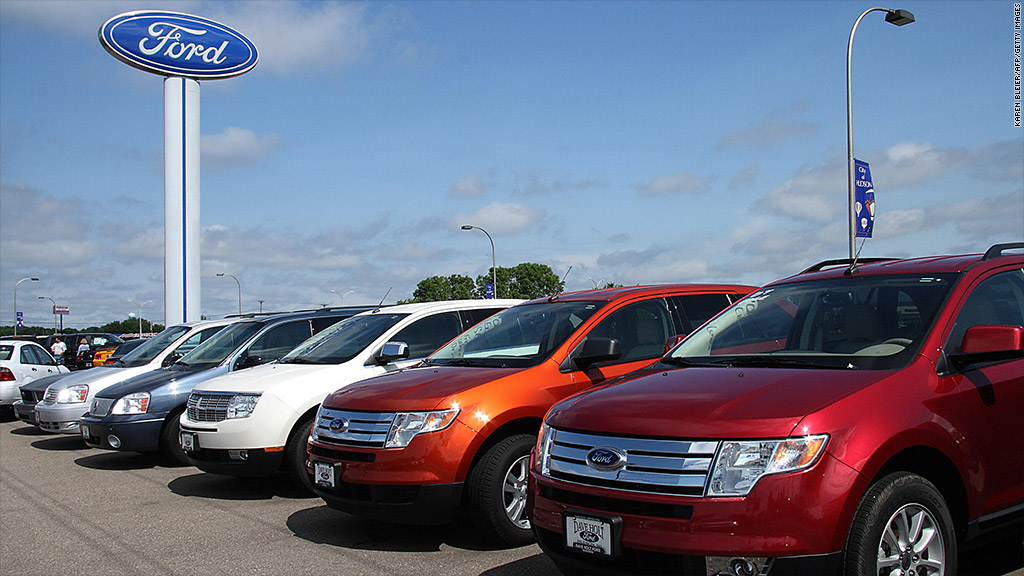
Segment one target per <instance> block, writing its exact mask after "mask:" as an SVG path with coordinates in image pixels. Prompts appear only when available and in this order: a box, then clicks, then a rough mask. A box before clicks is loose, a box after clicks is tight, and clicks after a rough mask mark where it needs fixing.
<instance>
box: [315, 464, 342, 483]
mask: <svg viewBox="0 0 1024 576" xmlns="http://www.w3.org/2000/svg"><path fill="white" fill-rule="evenodd" d="M336 479H337V469H336V468H335V467H334V464H332V463H330V462H314V463H313V480H314V481H315V482H316V485H317V486H323V487H324V488H334V485H335V481H336Z"/></svg>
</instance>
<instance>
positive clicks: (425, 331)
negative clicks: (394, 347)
mask: <svg viewBox="0 0 1024 576" xmlns="http://www.w3.org/2000/svg"><path fill="white" fill-rule="evenodd" d="M461 332H462V322H461V321H460V320H459V313H458V312H444V313H442V314H434V315H433V316H428V317H426V318H420V319H419V320H417V321H415V322H413V323H412V324H410V325H408V326H406V327H405V328H402V329H401V330H399V332H398V334H395V335H394V336H393V337H391V340H392V341H395V342H405V343H406V344H408V345H409V357H410V358H426V357H427V356H428V355H430V353H431V352H433V351H434V350H437V349H438V348H440V347H441V346H444V345H445V343H446V342H448V341H449V340H451V339H452V338H455V337H456V336H458V335H459V334H460V333H461Z"/></svg>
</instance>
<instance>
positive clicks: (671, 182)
mask: <svg viewBox="0 0 1024 576" xmlns="http://www.w3.org/2000/svg"><path fill="white" fill-rule="evenodd" d="M709 184H710V181H709V180H708V179H706V178H698V177H697V176H694V175H693V174H691V173H689V172H680V173H678V174H673V175H671V176H661V177H659V178H655V179H654V180H651V181H650V182H648V183H646V184H639V185H637V187H636V191H637V193H639V194H640V195H641V196H664V195H668V194H699V193H701V192H706V191H707V190H708V189H709Z"/></svg>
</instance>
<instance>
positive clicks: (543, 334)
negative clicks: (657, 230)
mask: <svg viewBox="0 0 1024 576" xmlns="http://www.w3.org/2000/svg"><path fill="white" fill-rule="evenodd" d="M752 290H753V287H749V286H734V285H724V286H723V285H697V284H692V285H687V284H680V285H664V286H635V287H629V288H610V289H604V290H591V291H585V292H575V293H570V294H560V295H556V296H551V297H550V298H542V299H537V300H532V301H530V302H526V303H523V304H520V305H518V306H515V307H512V308H509V309H507V310H504V311H502V312H499V313H498V314H496V315H494V316H492V317H490V318H489V319H487V320H485V321H483V322H481V323H479V324H477V325H476V326H475V327H473V328H471V329H470V330H468V331H466V332H464V333H463V334H462V335H460V336H458V337H457V338H456V339H454V340H452V341H451V342H449V343H448V344H447V345H446V346H444V347H443V348H441V349H439V350H438V351H436V352H435V353H434V354H432V355H431V356H430V357H428V358H427V359H426V360H425V361H424V362H423V363H422V364H421V365H420V366H419V367H417V368H413V369H409V370H403V371H401V372H398V373H394V374H388V375H384V376H380V377H377V378H371V379H369V380H364V381H363V382H360V383H357V384H353V385H350V386H347V387H345V388H343V389H341V390H338V391H336V392H335V393H334V394H332V395H330V396H328V397H327V398H326V399H325V400H324V402H323V404H322V405H321V407H320V410H319V413H318V414H317V418H316V421H315V424H314V426H313V430H312V435H311V437H310V440H309V463H308V471H309V472H310V473H312V474H313V479H314V489H315V490H316V493H317V494H318V495H319V496H320V497H322V498H323V499H324V500H325V501H326V502H327V504H328V505H329V506H331V507H332V508H336V509H338V510H343V511H345V512H349V513H352V514H357V515H360V516H365V517H370V518H375V519H378V520H382V521H389V522H398V523H406V524H444V523H448V522H451V521H452V520H453V519H454V518H455V512H456V511H457V510H459V509H468V511H469V512H470V513H471V514H472V517H473V520H474V521H475V522H476V523H477V524H478V526H479V528H480V529H481V530H482V531H484V532H485V533H487V534H489V535H491V536H493V537H494V538H495V539H496V540H498V541H501V542H503V543H506V544H520V543H526V542H529V541H531V540H532V539H533V535H532V534H531V532H530V523H529V520H528V519H527V518H526V515H525V506H526V488H527V471H528V468H529V458H530V457H529V454H530V449H531V448H532V446H533V445H534V443H535V442H536V438H537V431H538V429H539V428H540V423H541V419H542V418H543V416H544V413H545V412H546V411H547V409H548V408H549V407H550V406H551V405H552V404H554V403H555V402H557V401H558V400H561V399H562V398H565V397H567V396H569V395H571V394H574V393H576V392H579V391H581V390H586V389H588V388H590V387H592V386H594V385H597V384H602V383H604V382H606V381H607V380H609V379H610V378H614V377H617V376H620V375H623V374H626V373H628V372H631V371H633V370H636V369H638V368H642V367H644V366H647V365H649V364H651V363H652V362H654V361H655V360H657V359H658V358H660V357H661V356H662V355H663V354H664V353H665V351H666V347H667V346H668V345H669V344H675V342H677V341H678V340H677V339H678V337H679V336H680V335H682V334H686V333H688V332H691V331H692V330H694V329H696V328H697V327H699V326H700V325H701V324H703V323H704V322H705V321H706V320H708V319H709V318H711V317H712V316H714V315H716V314H717V313H718V312H719V311H721V310H722V309H723V308H725V307H726V306H728V305H729V304H730V303H732V302H735V301H737V300H738V299H739V298H741V297H742V296H744V295H746V294H748V293H750V292H751V291H752Z"/></svg>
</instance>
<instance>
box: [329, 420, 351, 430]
mask: <svg viewBox="0 0 1024 576" xmlns="http://www.w3.org/2000/svg"><path fill="white" fill-rule="evenodd" d="M330 426H331V430H332V431H334V432H344V431H346V430H348V420H346V419H344V418H335V419H334V420H331V424H330Z"/></svg>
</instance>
